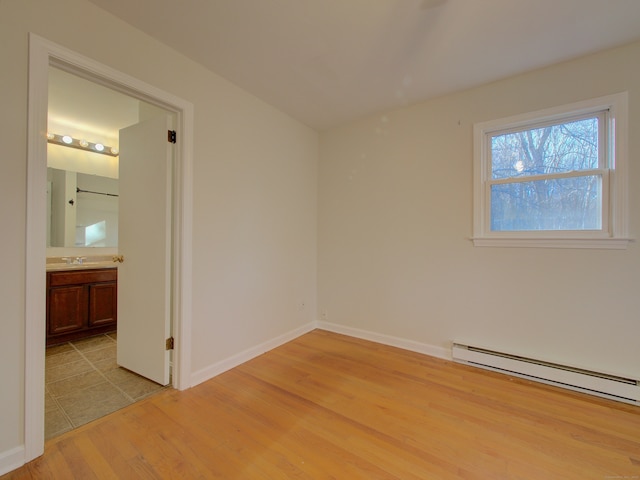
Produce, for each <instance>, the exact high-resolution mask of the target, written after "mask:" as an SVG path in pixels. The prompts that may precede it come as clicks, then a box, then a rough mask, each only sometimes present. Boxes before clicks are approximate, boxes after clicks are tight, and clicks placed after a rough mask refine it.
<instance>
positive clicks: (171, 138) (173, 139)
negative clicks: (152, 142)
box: [167, 130, 176, 143]
mask: <svg viewBox="0 0 640 480" xmlns="http://www.w3.org/2000/svg"><path fill="white" fill-rule="evenodd" d="M167 140H168V141H169V143H176V131H175V130H167Z"/></svg>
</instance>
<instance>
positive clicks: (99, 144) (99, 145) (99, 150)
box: [93, 143, 104, 152]
mask: <svg viewBox="0 0 640 480" xmlns="http://www.w3.org/2000/svg"><path fill="white" fill-rule="evenodd" d="M93 148H95V149H96V150H97V151H98V152H101V151H103V150H104V145H103V144H101V143H96V145H95V146H94V147H93Z"/></svg>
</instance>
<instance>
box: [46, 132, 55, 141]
mask: <svg viewBox="0 0 640 480" xmlns="http://www.w3.org/2000/svg"><path fill="white" fill-rule="evenodd" d="M54 138H56V136H55V134H53V133H49V132H47V140H53V139H54Z"/></svg>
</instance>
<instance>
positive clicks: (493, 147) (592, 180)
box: [473, 93, 629, 248]
mask: <svg viewBox="0 0 640 480" xmlns="http://www.w3.org/2000/svg"><path fill="white" fill-rule="evenodd" d="M627 101H628V95H627V94H626V93H621V94H615V95H610V96H607V97H601V98H597V99H592V100H586V101H583V102H578V103H575V104H572V105H565V106H561V107H554V108H550V109H547V110H542V111H539V112H533V113H528V114H523V115H517V116H514V117H509V118H505V119H499V120H492V121H488V122H483V123H479V124H476V125H474V235H473V241H474V244H475V245H476V246H526V247H535V246H540V247H561V248H562V247H568V248H626V245H627V244H628V241H629V239H628V238H627V224H628V218H627V160H626V152H627V151H626V139H627V132H628V127H627Z"/></svg>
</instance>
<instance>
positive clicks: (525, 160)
mask: <svg viewBox="0 0 640 480" xmlns="http://www.w3.org/2000/svg"><path fill="white" fill-rule="evenodd" d="M598 166H599V165H598V117H593V118H587V119H582V120H578V121H573V122H567V123H561V124H558V125H551V126H548V127H543V128H534V129H531V130H523V131H521V132H513V133H507V134H504V135H497V136H494V137H491V175H492V177H493V178H494V179H499V178H513V177H526V176H530V175H544V174H550V173H563V172H570V171H579V170H589V169H595V168H598Z"/></svg>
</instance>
